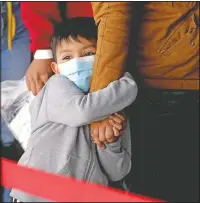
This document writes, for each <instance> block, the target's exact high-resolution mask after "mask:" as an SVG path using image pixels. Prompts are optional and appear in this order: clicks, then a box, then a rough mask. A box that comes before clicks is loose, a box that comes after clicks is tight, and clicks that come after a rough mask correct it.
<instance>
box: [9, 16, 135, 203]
mask: <svg viewBox="0 0 200 203" xmlns="http://www.w3.org/2000/svg"><path fill="white" fill-rule="evenodd" d="M96 42H97V30H96V26H95V23H94V21H93V20H92V19H87V18H74V19H70V20H67V21H66V22H63V23H61V24H59V25H58V26H57V27H56V29H55V33H54V36H53V38H52V51H53V55H54V60H55V62H54V63H52V69H53V71H54V72H55V75H54V76H52V77H51V78H50V79H49V81H48V82H47V84H46V85H45V87H44V88H43V89H42V90H41V91H40V92H39V94H38V95H37V96H36V97H35V99H34V100H33V102H32V104H31V106H30V113H31V126H32V136H31V138H30V140H29V143H28V147H27V150H26V151H25V153H24V155H23V156H22V157H21V159H20V161H19V164H23V165H25V166H27V167H32V168H36V169H42V170H45V171H48V172H51V173H55V174H59V175H64V176H71V177H74V178H77V179H81V180H84V181H89V182H93V183H97V184H103V185H108V182H109V181H119V180H121V179H123V178H124V177H125V176H126V175H127V174H128V173H129V171H130V168H131V140H130V139H131V138H130V129H129V124H127V126H126V127H125V129H124V132H123V134H122V135H121V136H120V137H118V139H117V140H116V141H115V142H114V143H109V144H106V148H105V149H100V148H99V147H96V145H95V144H94V143H93V142H92V140H91V136H90V130H89V124H90V123H91V122H94V121H99V120H102V119H104V118H106V117H108V116H109V115H111V114H113V113H115V112H119V111H121V110H123V109H124V108H125V107H127V106H129V105H130V104H131V103H132V102H133V101H134V100H135V98H136V95H137V86H136V83H135V82H134V80H133V78H132V77H131V75H130V74H128V73H126V74H125V76H124V77H122V78H121V79H120V80H118V81H114V82H112V83H111V84H110V85H108V87H106V88H105V89H102V90H99V91H97V92H94V93H88V92H89V87H90V79H91V75H92V67H93V61H94V55H95V52H96ZM111 123H112V125H113V126H114V128H113V129H114V131H115V135H116V136H117V135H119V130H120V129H121V127H122V123H123V117H122V116H121V115H119V114H114V116H113V117H111ZM30 184H31V183H30ZM11 196H12V197H13V198H14V199H15V201H16V200H18V201H21V202H30V201H44V200H43V199H41V198H39V197H35V196H32V195H29V194H26V193H24V192H22V191H18V190H15V189H13V190H12V192H11Z"/></svg>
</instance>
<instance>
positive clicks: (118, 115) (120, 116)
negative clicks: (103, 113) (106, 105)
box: [114, 113, 125, 121]
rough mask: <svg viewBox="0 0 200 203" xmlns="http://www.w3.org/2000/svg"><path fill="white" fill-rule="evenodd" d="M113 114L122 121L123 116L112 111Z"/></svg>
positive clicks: (123, 119)
mask: <svg viewBox="0 0 200 203" xmlns="http://www.w3.org/2000/svg"><path fill="white" fill-rule="evenodd" d="M114 115H115V116H117V117H119V118H120V119H121V120H122V121H125V117H124V116H123V115H121V114H119V113H114Z"/></svg>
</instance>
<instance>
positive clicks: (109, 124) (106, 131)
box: [90, 113, 126, 149]
mask: <svg viewBox="0 0 200 203" xmlns="http://www.w3.org/2000/svg"><path fill="white" fill-rule="evenodd" d="M125 126H126V119H125V117H124V116H123V115H121V114H118V113H116V114H113V115H111V116H110V117H108V118H106V119H105V120H103V121H98V122H94V123H92V124H91V126H90V129H91V136H92V139H93V141H94V142H95V143H96V144H97V146H98V147H100V148H102V149H104V148H105V145H104V143H113V142H115V141H116V139H117V137H118V136H120V135H121V134H122V132H123V130H124V128H125Z"/></svg>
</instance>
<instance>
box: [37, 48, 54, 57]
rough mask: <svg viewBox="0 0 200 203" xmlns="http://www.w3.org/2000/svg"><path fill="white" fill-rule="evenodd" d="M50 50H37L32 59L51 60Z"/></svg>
mask: <svg viewBox="0 0 200 203" xmlns="http://www.w3.org/2000/svg"><path fill="white" fill-rule="evenodd" d="M52 58H53V54H52V51H51V49H38V50H37V51H36V52H35V54H34V59H52Z"/></svg>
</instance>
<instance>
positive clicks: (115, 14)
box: [91, 2, 131, 92]
mask: <svg viewBox="0 0 200 203" xmlns="http://www.w3.org/2000/svg"><path fill="white" fill-rule="evenodd" d="M92 8H93V13H94V19H95V22H96V24H97V25H98V42H97V51H96V56H95V62H94V68H93V78H92V83H91V91H92V92H93V91H96V90H99V89H102V88H104V87H106V86H107V85H108V84H109V83H110V82H112V81H114V80H117V79H119V78H120V77H121V76H122V75H123V73H124V64H125V61H126V58H127V54H128V42H129V29H130V14H131V13H130V12H131V5H130V2H92Z"/></svg>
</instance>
